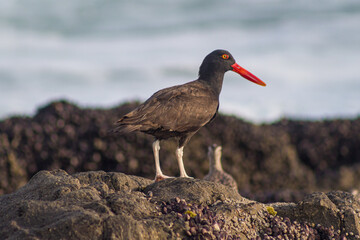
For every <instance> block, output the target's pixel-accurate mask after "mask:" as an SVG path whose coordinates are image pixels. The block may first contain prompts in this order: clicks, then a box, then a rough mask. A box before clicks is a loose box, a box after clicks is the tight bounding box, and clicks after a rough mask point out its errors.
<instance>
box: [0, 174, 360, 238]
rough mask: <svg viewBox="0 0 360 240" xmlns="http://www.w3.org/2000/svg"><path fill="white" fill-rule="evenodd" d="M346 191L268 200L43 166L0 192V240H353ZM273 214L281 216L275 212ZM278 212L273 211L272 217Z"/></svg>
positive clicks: (196, 183)
mask: <svg viewBox="0 0 360 240" xmlns="http://www.w3.org/2000/svg"><path fill="white" fill-rule="evenodd" d="M359 206H360V205H359V202H358V201H357V200H356V199H355V198H354V197H353V196H352V195H351V194H348V193H345V192H331V193H328V194H323V193H316V194H314V195H310V196H308V197H307V198H306V199H305V200H304V201H302V202H299V203H298V204H294V203H275V204H272V205H265V204H261V203H258V202H255V201H250V200H248V199H246V198H243V197H241V196H240V195H239V194H238V193H236V192H234V191H233V190H232V189H230V188H227V187H225V186H223V185H221V184H216V183H213V182H208V181H204V180H197V179H184V178H175V179H166V180H164V181H161V182H158V183H153V182H152V181H151V180H148V179H145V178H141V177H135V176H129V175H125V174H122V173H106V172H102V171H97V172H84V173H77V174H73V175H69V174H67V173H66V172H65V171H63V170H56V171H51V172H49V171H41V172H39V173H37V174H36V175H35V176H34V177H33V178H32V179H31V180H30V181H29V182H28V183H27V184H26V185H25V186H24V187H22V188H20V189H19V190H18V191H16V192H14V193H12V194H8V195H3V196H1V197H0V236H2V238H3V239H7V238H9V239H357V238H359V236H358V234H359V229H360V228H359V216H358V214H359ZM276 211H277V212H278V215H276ZM275 215H276V216H275Z"/></svg>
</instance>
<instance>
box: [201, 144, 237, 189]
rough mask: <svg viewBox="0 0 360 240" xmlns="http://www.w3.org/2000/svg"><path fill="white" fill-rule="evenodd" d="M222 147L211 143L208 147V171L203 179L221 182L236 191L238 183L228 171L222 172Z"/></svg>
mask: <svg viewBox="0 0 360 240" xmlns="http://www.w3.org/2000/svg"><path fill="white" fill-rule="evenodd" d="M221 151H222V147H221V146H217V145H216V144H213V145H212V146H209V147H208V159H209V173H208V174H207V175H206V176H205V177H204V180H207V181H211V182H217V183H221V184H223V185H225V186H228V187H231V188H232V189H234V190H236V191H238V185H237V183H236V181H235V179H234V178H233V177H232V176H231V175H230V174H228V173H226V172H224V170H223V168H222V165H221Z"/></svg>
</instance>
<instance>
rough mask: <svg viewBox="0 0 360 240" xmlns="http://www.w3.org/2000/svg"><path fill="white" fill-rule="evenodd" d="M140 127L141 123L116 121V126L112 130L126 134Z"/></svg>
mask: <svg viewBox="0 0 360 240" xmlns="http://www.w3.org/2000/svg"><path fill="white" fill-rule="evenodd" d="M139 129H140V126H139V125H127V124H121V123H116V126H115V128H113V129H112V130H111V133H120V134H125V133H130V132H133V131H137V130H139Z"/></svg>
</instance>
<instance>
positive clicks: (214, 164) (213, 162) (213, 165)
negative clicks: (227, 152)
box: [210, 157, 224, 173]
mask: <svg viewBox="0 0 360 240" xmlns="http://www.w3.org/2000/svg"><path fill="white" fill-rule="evenodd" d="M214 170H218V171H221V172H223V171H224V170H223V168H222V165H221V161H220V158H214V157H211V158H210V173H211V172H213V171H214Z"/></svg>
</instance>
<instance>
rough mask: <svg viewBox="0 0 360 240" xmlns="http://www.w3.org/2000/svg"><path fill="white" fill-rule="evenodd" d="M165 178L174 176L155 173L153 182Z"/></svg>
mask: <svg viewBox="0 0 360 240" xmlns="http://www.w3.org/2000/svg"><path fill="white" fill-rule="evenodd" d="M166 178H174V177H170V176H166V175H164V174H161V175H156V177H155V182H159V181H161V180H164V179H166Z"/></svg>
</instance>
